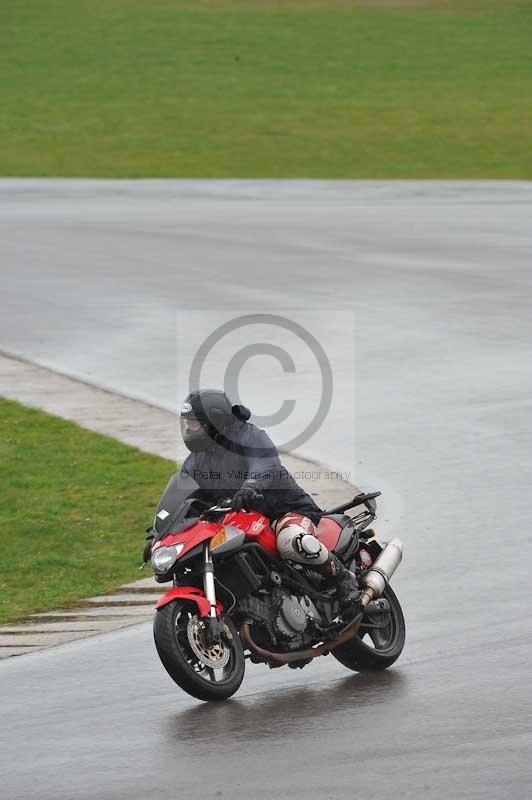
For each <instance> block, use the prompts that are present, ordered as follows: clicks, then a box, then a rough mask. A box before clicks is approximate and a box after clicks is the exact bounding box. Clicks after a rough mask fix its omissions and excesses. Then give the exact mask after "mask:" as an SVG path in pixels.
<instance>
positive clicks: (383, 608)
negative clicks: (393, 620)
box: [365, 597, 390, 614]
mask: <svg viewBox="0 0 532 800" xmlns="http://www.w3.org/2000/svg"><path fill="white" fill-rule="evenodd" d="M389 610H390V604H389V602H388V601H387V600H386V599H385V598H384V597H380V598H379V599H378V600H372V601H371V602H370V603H368V604H367V606H366V608H365V613H366V614H385V613H386V612H387V611H389Z"/></svg>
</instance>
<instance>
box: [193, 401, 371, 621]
mask: <svg viewBox="0 0 532 800" xmlns="http://www.w3.org/2000/svg"><path fill="white" fill-rule="evenodd" d="M250 416H251V413H250V411H249V409H247V408H246V407H245V406H242V405H232V404H231V402H230V400H229V398H228V397H227V395H226V394H225V392H222V391H220V390H218V389H202V390H198V391H194V392H191V393H190V394H189V395H187V397H186V398H185V402H184V404H183V408H182V409H181V418H180V424H181V432H182V435H183V441H184V443H185V445H186V447H187V448H188V449H189V450H190V455H189V456H187V458H186V459H185V462H184V464H183V467H182V471H181V474H182V475H184V476H186V475H187V474H188V475H189V476H190V477H191V478H193V479H194V480H195V481H196V483H197V484H198V485H199V487H200V489H201V491H202V494H203V495H204V496H205V498H206V499H212V500H213V501H214V502H216V501H217V500H219V499H221V498H222V497H227V496H232V500H231V507H232V508H233V509H234V510H235V511H240V510H241V509H245V510H250V509H252V508H253V509H255V510H256V511H258V512H259V513H261V514H264V515H265V516H267V517H269V518H270V520H271V521H272V527H273V530H274V531H275V533H276V534H277V546H278V549H279V553H280V555H281V558H284V559H289V560H291V561H296V562H298V563H300V564H305V565H306V566H308V567H310V568H311V569H313V570H315V571H316V572H319V573H320V574H322V575H325V576H326V578H327V579H328V582H329V583H330V585H334V586H335V587H336V593H337V596H338V599H339V601H340V604H341V606H342V607H348V606H350V605H352V604H353V603H355V602H356V600H358V597H359V591H358V587H357V582H356V579H355V576H354V575H353V574H352V573H351V572H350V571H349V570H347V569H346V568H345V567H344V565H343V564H342V563H341V562H340V561H339V559H337V558H336V556H335V555H334V554H333V553H330V552H329V551H328V550H327V548H326V547H325V546H324V545H323V544H322V543H321V542H320V541H319V540H318V539H317V538H316V536H315V534H316V525H317V523H318V522H319V520H320V518H321V516H322V514H323V512H322V511H321V509H320V508H319V507H318V506H317V505H316V503H315V502H314V500H313V499H312V498H311V497H310V495H308V494H307V493H306V492H305V491H304V490H303V489H302V488H301V487H300V486H299V485H298V484H297V483H296V482H295V480H294V479H293V477H292V476H291V475H290V473H289V472H288V471H287V470H286V469H285V468H284V467H283V466H282V464H281V462H280V460H279V455H278V453H277V449H276V447H275V445H274V444H273V442H272V441H271V439H270V438H269V436H268V435H267V434H266V433H265V431H263V430H261V429H260V428H257V427H256V426H255V425H253V424H252V423H250V422H248V420H249V418H250Z"/></svg>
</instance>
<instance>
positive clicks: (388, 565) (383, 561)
mask: <svg viewBox="0 0 532 800" xmlns="http://www.w3.org/2000/svg"><path fill="white" fill-rule="evenodd" d="M402 557H403V543H402V542H401V540H400V539H392V540H391V541H390V542H388V544H387V545H386V547H385V548H384V550H383V551H382V553H381V554H380V556H379V557H378V559H377V560H376V561H375V563H374V564H373V566H372V567H371V569H370V570H369V571H368V572H367V573H366V574H365V575H363V576H362V585H363V591H362V597H361V599H360V602H361V603H362V606H363V607H365V606H367V604H368V603H369V602H370V601H371V600H375V599H376V598H377V597H380V596H381V594H382V593H383V591H384V589H385V588H386V584H387V583H388V582H389V580H390V578H391V577H392V575H393V574H394V572H395V570H396V569H397V567H398V566H399V564H400V563H401V559H402Z"/></svg>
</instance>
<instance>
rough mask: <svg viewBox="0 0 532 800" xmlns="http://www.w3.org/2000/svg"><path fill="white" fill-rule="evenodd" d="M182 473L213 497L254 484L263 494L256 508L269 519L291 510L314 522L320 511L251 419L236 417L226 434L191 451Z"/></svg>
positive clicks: (221, 497)
mask: <svg viewBox="0 0 532 800" xmlns="http://www.w3.org/2000/svg"><path fill="white" fill-rule="evenodd" d="M183 473H188V475H189V476H190V477H191V478H193V479H194V480H195V481H196V483H197V484H198V485H199V486H200V489H202V490H203V491H202V495H204V496H206V497H208V498H212V499H213V501H216V500H219V499H225V498H229V497H232V496H233V495H234V494H235V492H236V491H237V490H238V489H239V488H240V487H241V486H242V484H243V483H246V484H249V485H251V486H254V487H255V488H256V489H257V491H258V492H260V494H262V495H264V500H258V501H257V502H256V503H255V506H254V507H255V510H256V511H259V512H260V513H261V514H265V515H266V516H267V517H269V518H270V519H271V520H273V519H275V518H276V517H279V516H281V515H282V514H286V513H287V512H289V511H293V512H296V513H298V514H304V515H305V516H308V517H310V519H311V520H312V521H313V522H315V523H317V522H318V521H319V519H320V517H321V515H322V513H323V512H322V511H321V509H320V508H319V507H318V506H317V505H316V503H315V502H314V500H313V499H312V497H311V496H310V495H309V494H307V493H306V492H305V491H304V490H303V489H302V488H301V486H299V485H298V484H297V483H296V482H295V480H294V479H293V477H292V476H291V475H290V473H289V472H288V470H287V469H286V468H285V467H283V465H282V464H281V462H280V460H279V454H278V452H277V449H276V447H275V445H274V444H273V442H272V441H271V439H270V437H269V436H268V434H267V433H266V432H265V431H263V430H261V429H260V428H257V427H256V426H255V425H253V424H252V423H250V422H244V421H240V420H236V421H235V422H234V423H233V425H232V426H231V428H230V430H229V432H228V434H227V438H225V437H224V438H221V439H220V438H219V440H218V441H217V442H213V444H212V447H211V448H210V449H209V450H203V451H200V452H197V453H191V454H190V455H189V456H188V457H187V458H186V459H185V462H184V464H183V467H182V470H181V474H182V475H183Z"/></svg>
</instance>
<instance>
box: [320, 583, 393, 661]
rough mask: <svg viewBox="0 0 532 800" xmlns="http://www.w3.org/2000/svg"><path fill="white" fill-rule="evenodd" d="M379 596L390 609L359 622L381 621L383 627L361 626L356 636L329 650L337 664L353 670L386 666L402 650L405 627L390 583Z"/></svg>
mask: <svg viewBox="0 0 532 800" xmlns="http://www.w3.org/2000/svg"><path fill="white" fill-rule="evenodd" d="M381 596H382V597H383V598H384V599H385V600H387V601H388V603H389V605H390V611H389V612H386V613H385V614H379V615H375V616H373V617H371V618H370V617H364V618H363V620H362V623H364V622H369V623H371V622H373V623H377V624H382V623H384V627H383V628H378V629H372V628H366V629H364V627H363V625H361V627H360V630H359V633H358V634H357V635H356V636H354V637H353V638H352V639H350V640H349V641H348V642H345V644H341V645H339V646H338V647H335V649H334V650H331V653H332V655H333V656H334V657H335V658H336V659H337V661H339V662H340V664H343V665H344V667H347V668H348V669H352V670H353V671H355V672H375V671H377V670H381V669H386V668H387V667H390V666H391V665H392V664H393V663H394V662H395V661H397V659H398V658H399V656H400V655H401V653H402V651H403V647H404V644H405V635H406V628H405V619H404V616H403V611H402V609H401V605H400V603H399V600H398V599H397V597H396V595H395V592H394V591H393V589H392V588H391V586H386V588H385V590H384V592H383V593H382V595H381ZM386 623H387V624H386Z"/></svg>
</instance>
